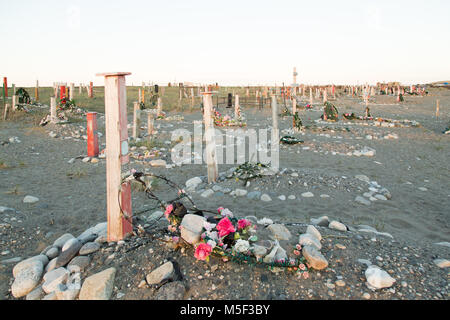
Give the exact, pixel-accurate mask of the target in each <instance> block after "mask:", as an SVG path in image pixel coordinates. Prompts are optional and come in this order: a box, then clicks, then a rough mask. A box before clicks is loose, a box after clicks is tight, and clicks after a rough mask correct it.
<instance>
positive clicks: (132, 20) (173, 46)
mask: <svg viewBox="0 0 450 320" xmlns="http://www.w3.org/2000/svg"><path fill="white" fill-rule="evenodd" d="M449 16H450V1H448V0H441V1H437V0H422V1H416V0H407V1H406V0H395V1H392V0H391V1H385V0H376V1H375V0H359V1H356V0H340V1H328V0H322V1H311V0H308V1H303V0H293V1H288V0H273V1H265V0H259V1H253V0H241V1H235V0H227V1H215V0H210V1H200V0H184V1H181V0H167V1H162V0H160V1H152V0H150V1H138V0H121V1H116V0H109V1H103V0H90V1H86V0H69V1H61V0H40V1H35V0H14V1H6V0H0V39H2V41H1V44H0V76H1V77H4V76H7V77H8V82H9V83H15V84H16V85H21V86H32V85H34V84H35V82H36V80H39V84H40V85H41V86H49V85H52V84H53V82H68V83H69V82H74V83H75V84H78V83H88V82H89V81H93V82H94V85H103V83H104V80H103V78H101V77H97V76H96V74H97V73H102V72H112V71H126V72H131V73H132V75H130V76H128V77H127V84H131V83H134V84H135V85H140V84H141V83H142V82H146V83H149V82H153V83H159V84H167V82H177V83H178V82H194V83H202V84H205V83H216V82H218V83H219V84H220V85H275V84H277V85H281V84H282V83H285V84H286V85H289V84H291V83H292V82H293V79H292V73H293V68H294V67H296V68H297V72H298V76H297V82H298V83H303V84H331V83H333V84H363V83H370V84H375V83H376V82H378V81H380V82H381V81H400V82H401V83H403V84H412V83H427V82H432V81H440V80H450V61H449V58H448V57H449V53H450V36H449V31H450V19H449Z"/></svg>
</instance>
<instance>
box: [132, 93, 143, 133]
mask: <svg viewBox="0 0 450 320" xmlns="http://www.w3.org/2000/svg"><path fill="white" fill-rule="evenodd" d="M140 131H141V108H140V106H139V102H137V101H135V102H134V110H133V139H134V140H136V138H139V137H140V136H141V134H140Z"/></svg>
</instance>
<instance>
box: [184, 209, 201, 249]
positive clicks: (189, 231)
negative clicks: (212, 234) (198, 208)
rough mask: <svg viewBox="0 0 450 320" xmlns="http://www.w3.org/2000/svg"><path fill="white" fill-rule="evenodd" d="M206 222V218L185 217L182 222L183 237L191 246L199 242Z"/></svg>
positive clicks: (189, 215) (196, 216) (190, 215)
mask: <svg viewBox="0 0 450 320" xmlns="http://www.w3.org/2000/svg"><path fill="white" fill-rule="evenodd" d="M204 221H206V219H205V218H204V217H201V216H198V215H195V214H187V215H185V216H184V217H183V220H182V221H181V227H182V228H181V237H182V238H183V239H184V240H185V241H187V242H188V243H191V244H195V243H197V242H199V241H200V236H201V234H202V230H203V223H204Z"/></svg>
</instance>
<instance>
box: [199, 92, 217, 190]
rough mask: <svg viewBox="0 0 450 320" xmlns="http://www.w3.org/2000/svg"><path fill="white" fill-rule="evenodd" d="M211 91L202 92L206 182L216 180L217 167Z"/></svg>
mask: <svg viewBox="0 0 450 320" xmlns="http://www.w3.org/2000/svg"><path fill="white" fill-rule="evenodd" d="M211 95H212V92H210V91H208V92H204V93H203V107H204V113H203V121H204V123H205V140H206V165H207V168H208V183H211V182H215V181H217V178H218V177H219V168H218V166H217V161H216V141H215V134H214V124H213V119H212V96H211Z"/></svg>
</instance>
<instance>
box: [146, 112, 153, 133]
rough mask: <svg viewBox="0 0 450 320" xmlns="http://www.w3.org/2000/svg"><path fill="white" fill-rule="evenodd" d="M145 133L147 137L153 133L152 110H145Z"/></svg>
mask: <svg viewBox="0 0 450 320" xmlns="http://www.w3.org/2000/svg"><path fill="white" fill-rule="evenodd" d="M147 134H148V136H149V137H151V136H152V135H153V112H152V111H150V110H149V111H147Z"/></svg>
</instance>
